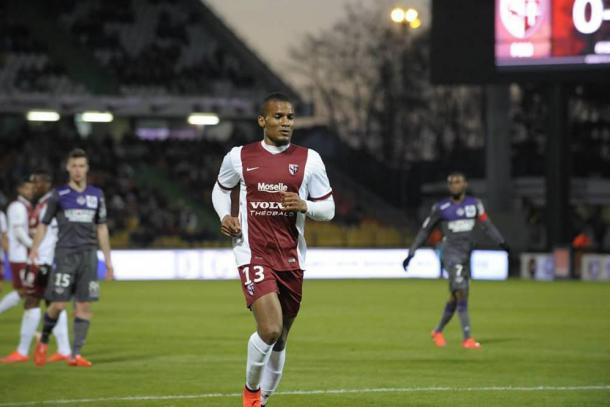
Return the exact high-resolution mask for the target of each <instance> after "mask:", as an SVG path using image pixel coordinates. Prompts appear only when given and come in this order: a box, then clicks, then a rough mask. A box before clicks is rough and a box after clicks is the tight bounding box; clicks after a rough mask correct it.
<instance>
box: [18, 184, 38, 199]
mask: <svg viewBox="0 0 610 407" xmlns="http://www.w3.org/2000/svg"><path fill="white" fill-rule="evenodd" d="M17 192H18V193H19V195H21V196H22V197H24V198H25V199H27V200H28V201H31V200H32V199H33V198H34V184H33V183H31V182H24V183H23V184H21V186H20V187H19V189H18V190H17Z"/></svg>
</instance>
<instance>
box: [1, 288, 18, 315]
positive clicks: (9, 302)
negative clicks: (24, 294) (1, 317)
mask: <svg viewBox="0 0 610 407" xmlns="http://www.w3.org/2000/svg"><path fill="white" fill-rule="evenodd" d="M19 300H21V297H19V293H18V292H17V291H11V292H10V293H8V294H6V295H5V296H4V298H2V300H0V314H2V313H3V312H4V311H6V310H8V309H11V308H13V307H14V306H15V305H17V304H19Z"/></svg>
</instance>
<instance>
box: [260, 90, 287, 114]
mask: <svg viewBox="0 0 610 407" xmlns="http://www.w3.org/2000/svg"><path fill="white" fill-rule="evenodd" d="M271 101H278V102H288V103H292V100H291V99H290V98H289V97H288V96H286V95H285V94H283V93H281V92H273V93H270V94H269V95H267V96H266V97H265V99H263V103H261V105H260V108H259V114H260V115H261V116H265V115H266V114H267V103H269V102H271Z"/></svg>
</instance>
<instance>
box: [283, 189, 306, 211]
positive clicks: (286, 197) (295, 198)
mask: <svg viewBox="0 0 610 407" xmlns="http://www.w3.org/2000/svg"><path fill="white" fill-rule="evenodd" d="M282 206H283V207H284V209H285V210H287V211H291V212H303V213H305V212H307V202H305V201H304V200H303V199H301V197H300V196H299V195H298V194H297V193H295V192H282Z"/></svg>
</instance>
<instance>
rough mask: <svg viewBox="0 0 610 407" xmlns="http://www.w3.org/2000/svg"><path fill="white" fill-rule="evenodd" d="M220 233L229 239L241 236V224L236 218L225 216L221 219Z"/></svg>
mask: <svg viewBox="0 0 610 407" xmlns="http://www.w3.org/2000/svg"><path fill="white" fill-rule="evenodd" d="M220 232H221V233H222V234H223V235H225V236H229V237H239V236H240V235H241V223H240V222H239V218H238V217H237V216H231V215H226V216H225V217H224V218H222V222H221V224H220Z"/></svg>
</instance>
